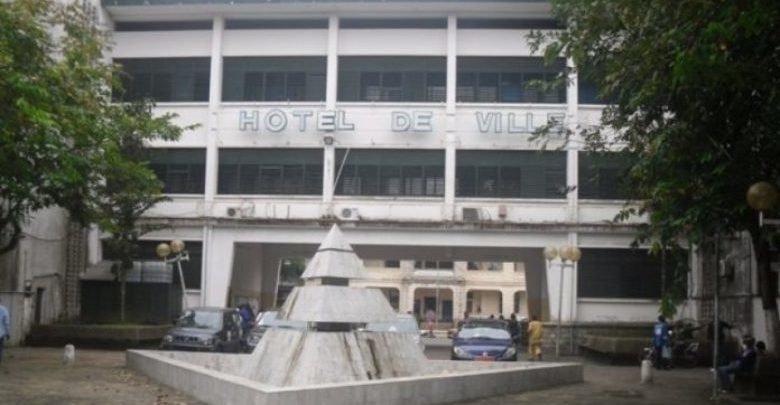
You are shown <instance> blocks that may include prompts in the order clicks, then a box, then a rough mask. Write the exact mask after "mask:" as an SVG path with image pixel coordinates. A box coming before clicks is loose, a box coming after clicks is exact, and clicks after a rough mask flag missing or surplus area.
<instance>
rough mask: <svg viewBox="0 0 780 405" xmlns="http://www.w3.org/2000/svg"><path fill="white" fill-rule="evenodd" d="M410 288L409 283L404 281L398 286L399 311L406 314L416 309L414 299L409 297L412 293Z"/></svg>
mask: <svg viewBox="0 0 780 405" xmlns="http://www.w3.org/2000/svg"><path fill="white" fill-rule="evenodd" d="M409 289H410V286H409V284H405V283H403V282H402V283H401V284H400V285H399V286H398V312H399V313H401V314H405V313H407V312H409V311H411V310H412V309H414V306H412V300H411V299H410V298H409V295H410V294H411V292H410V291H409Z"/></svg>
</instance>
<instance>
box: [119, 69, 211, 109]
mask: <svg viewBox="0 0 780 405" xmlns="http://www.w3.org/2000/svg"><path fill="white" fill-rule="evenodd" d="M114 62H116V63H118V64H120V65H121V73H120V79H121V81H122V87H123V88H124V93H119V92H117V91H115V92H114V99H116V100H126V101H130V100H139V99H142V98H152V99H154V100H155V101H158V102H167V101H208V100H209V69H210V68H209V66H210V60H209V58H154V59H115V60H114Z"/></svg>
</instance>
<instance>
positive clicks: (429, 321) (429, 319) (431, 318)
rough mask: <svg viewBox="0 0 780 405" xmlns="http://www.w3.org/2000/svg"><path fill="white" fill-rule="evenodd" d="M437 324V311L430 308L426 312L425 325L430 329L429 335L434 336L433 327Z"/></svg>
mask: <svg viewBox="0 0 780 405" xmlns="http://www.w3.org/2000/svg"><path fill="white" fill-rule="evenodd" d="M435 324H436V312H434V311H433V310H432V309H429V310H428V311H426V312H425V325H426V326H425V327H426V328H427V329H428V337H433V336H434V335H433V328H434V326H435Z"/></svg>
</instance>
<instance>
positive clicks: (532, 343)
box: [528, 315, 542, 360]
mask: <svg viewBox="0 0 780 405" xmlns="http://www.w3.org/2000/svg"><path fill="white" fill-rule="evenodd" d="M528 359H529V360H542V323H541V322H539V318H538V317H537V316H536V315H533V316H532V317H531V322H529V323H528Z"/></svg>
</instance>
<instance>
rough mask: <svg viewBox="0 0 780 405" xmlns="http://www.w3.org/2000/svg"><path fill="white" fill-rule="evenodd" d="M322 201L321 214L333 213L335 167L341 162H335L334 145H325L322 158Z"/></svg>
mask: <svg viewBox="0 0 780 405" xmlns="http://www.w3.org/2000/svg"><path fill="white" fill-rule="evenodd" d="M322 164H323V168H322V203H323V206H324V209H325V212H323V215H326V216H329V215H333V206H332V203H333V194H334V193H335V188H336V170H337V169H336V167H338V166H339V165H340V164H341V162H336V147H335V146H334V145H325V147H324V149H323V158H322Z"/></svg>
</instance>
